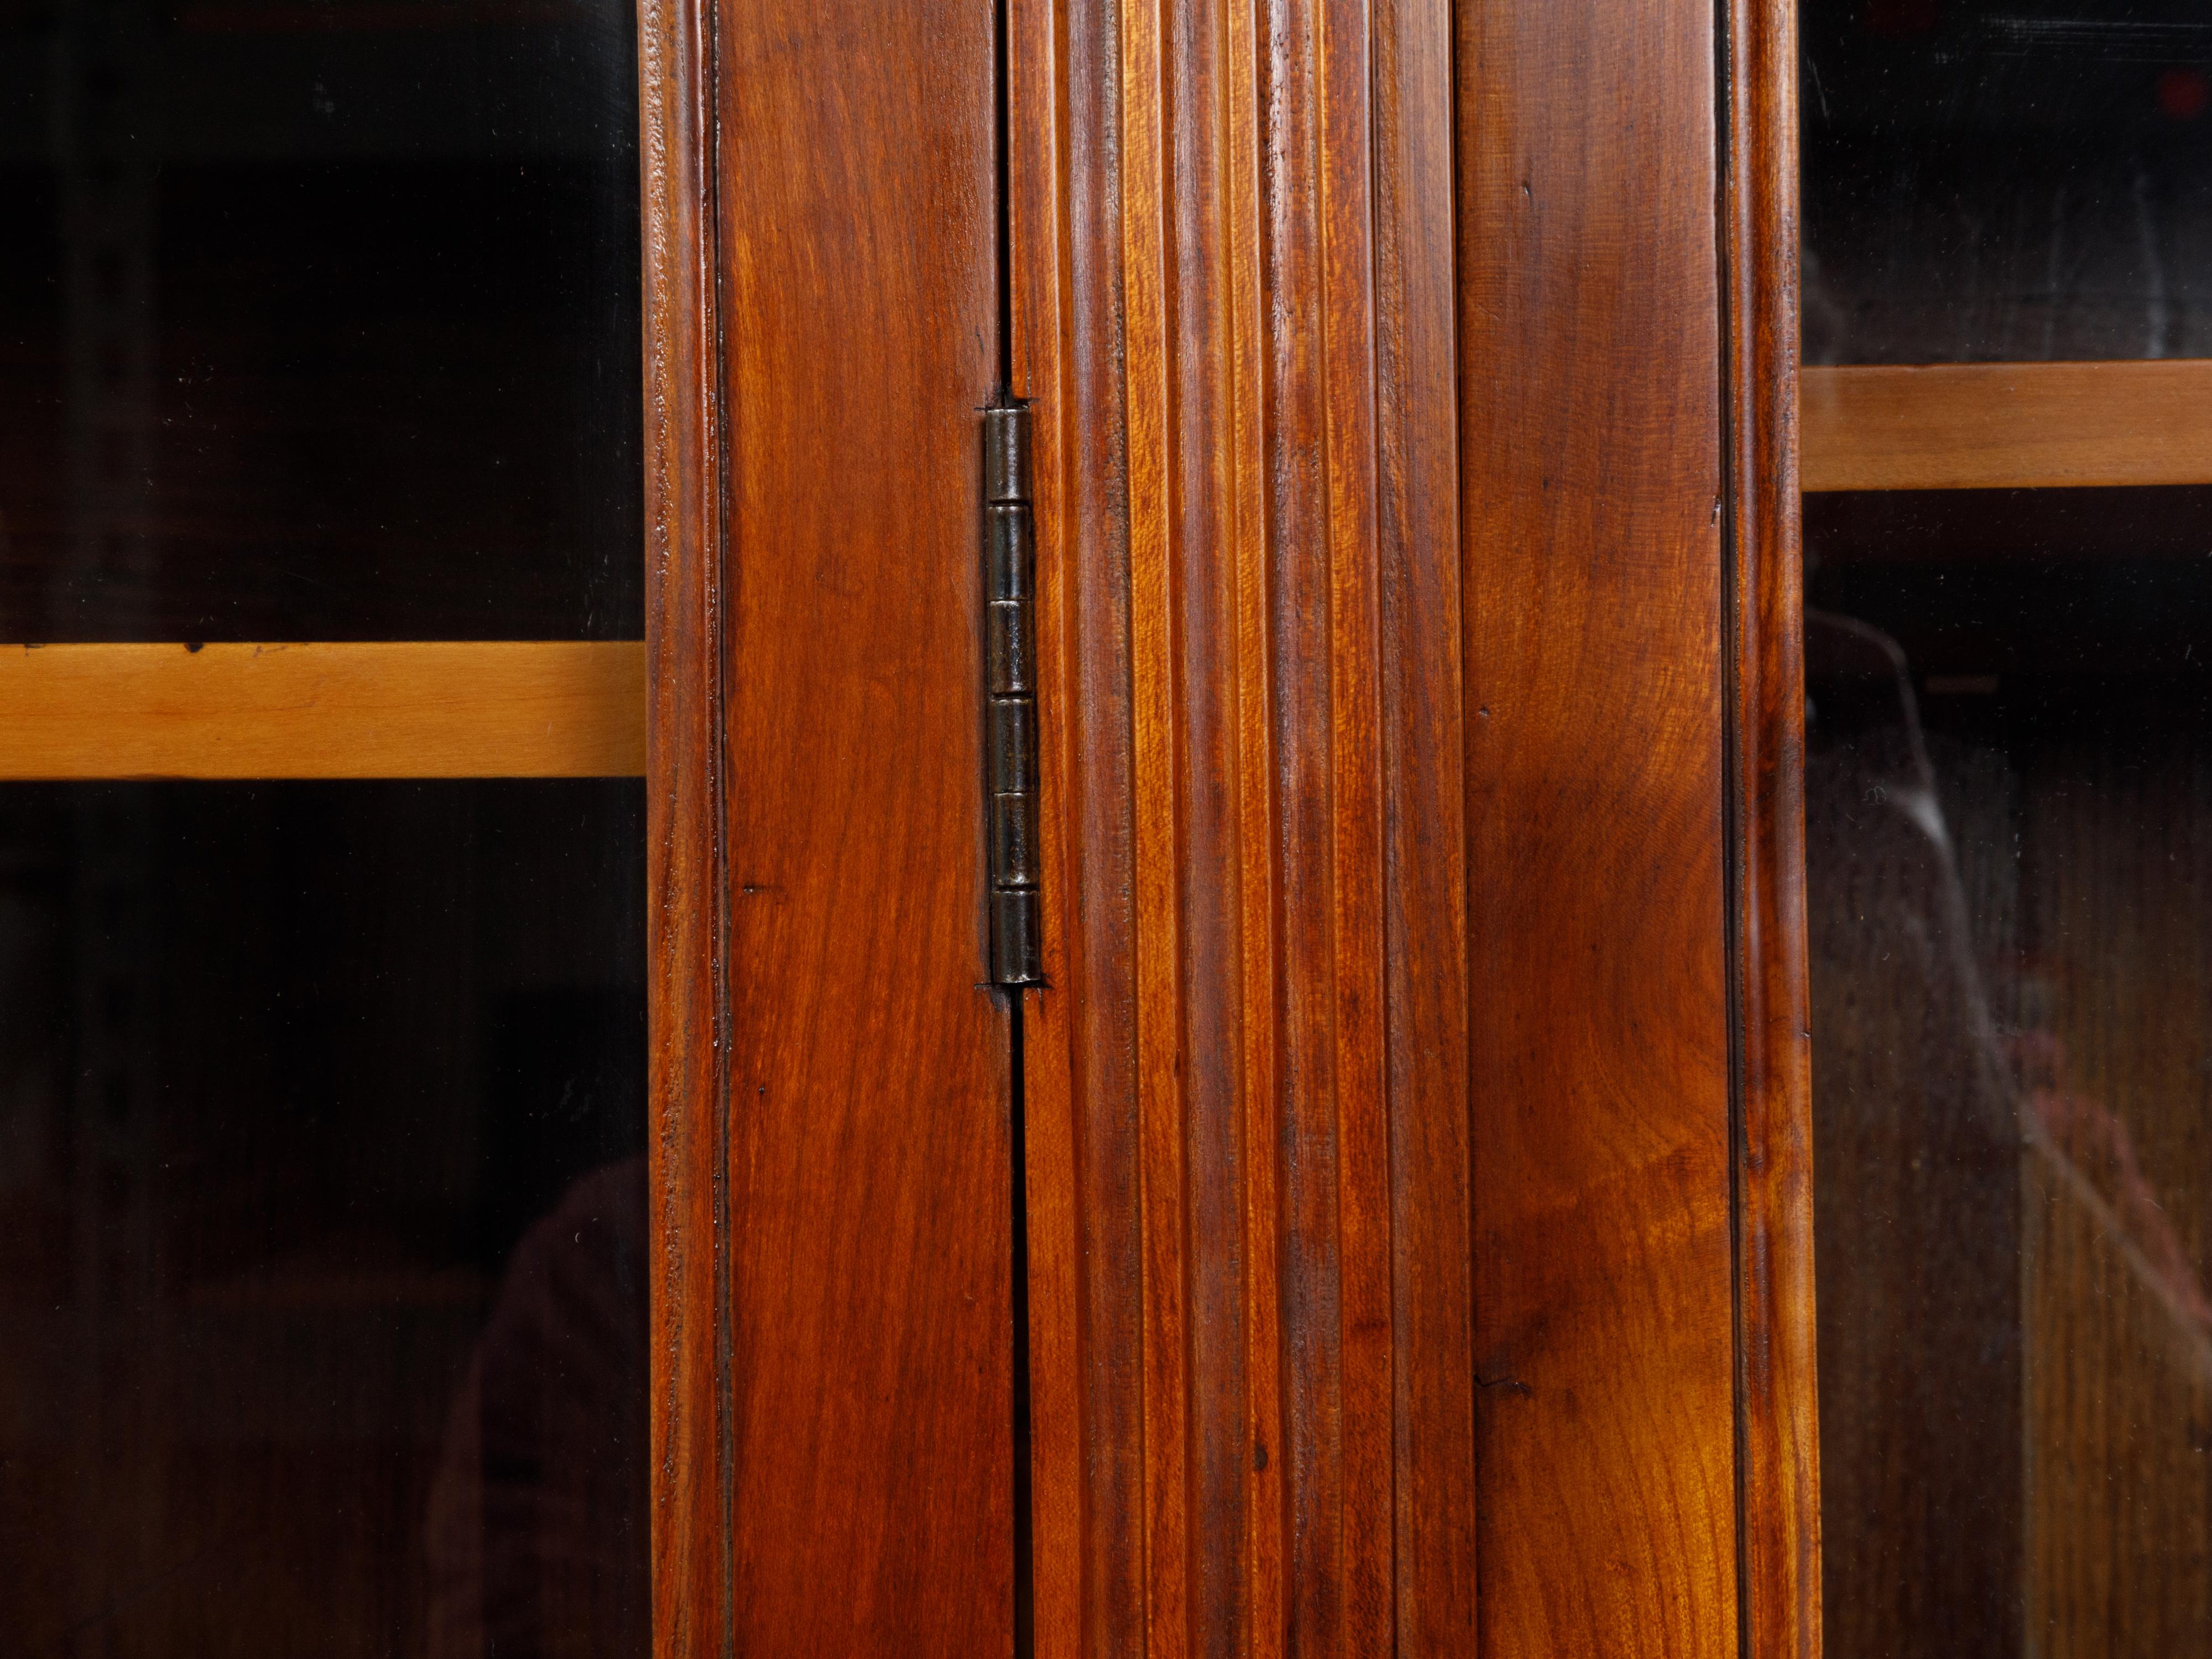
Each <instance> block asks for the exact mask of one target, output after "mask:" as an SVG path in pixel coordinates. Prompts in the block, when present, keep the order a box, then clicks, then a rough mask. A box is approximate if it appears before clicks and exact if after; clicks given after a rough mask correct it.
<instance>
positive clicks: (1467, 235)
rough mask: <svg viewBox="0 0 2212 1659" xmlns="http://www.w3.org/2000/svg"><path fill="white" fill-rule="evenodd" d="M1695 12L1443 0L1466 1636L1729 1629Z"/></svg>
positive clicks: (1717, 615) (1716, 825) (1718, 896)
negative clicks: (1465, 1159) (1456, 448)
mask: <svg viewBox="0 0 2212 1659" xmlns="http://www.w3.org/2000/svg"><path fill="white" fill-rule="evenodd" d="M1714 27H1715V15H1714V13H1713V11H1712V10H1711V9H1708V8H1699V7H1692V6H1683V5H1678V4H1674V3H1668V0H1626V3H1622V4H1617V5H1611V6H1606V7H1601V8H1585V7H1550V6H1536V5H1531V4H1528V3H1524V0H1471V3H1468V4H1466V5H1463V6H1462V7H1461V8H1460V9H1459V16H1458V37H1457V39H1458V53H1459V59H1458V61H1459V90H1460V97H1459V104H1458V110H1459V121H1460V126H1459V165H1460V173H1459V190H1460V197H1459V199H1460V210H1461V217H1460V242H1459V248H1460V260H1459V282H1460V293H1459V299H1460V307H1459V335H1460V366H1461V390H1462V404H1461V409H1462V427H1461V430H1462V438H1463V448H1462V459H1463V466H1464V473H1463V477H1464V488H1463V495H1462V501H1463V502H1464V519H1463V524H1462V545H1463V548H1464V550H1465V560H1466V595H1467V597H1466V641H1467V643H1466V675H1467V688H1468V689H1467V702H1468V720H1467V724H1466V729H1467V801H1468V863H1469V870H1470V878H1469V902H1468V909H1469V920H1468V939H1469V950H1470V956H1471V960H1472V964H1473V965H1472V971H1471V981H1472V984H1473V987H1474V995H1473V997H1472V999H1471V1005H1470V1006H1471V1009H1472V1016H1471V1022H1470V1024H1471V1042H1470V1052H1471V1055H1472V1060H1471V1072H1472V1077H1471V1088H1472V1091H1473V1097H1474V1190H1473V1206H1474V1354H1475V1364H1476V1368H1477V1370H1478V1371H1479V1373H1480V1403H1479V1406H1478V1418H1477V1447H1478V1450H1477V1459H1476V1467H1477V1468H1478V1470H1479V1471H1480V1485H1479V1488H1478V1517H1479V1518H1478V1533H1479V1540H1480V1541H1479V1552H1480V1553H1479V1564H1480V1589H1479V1593H1478V1594H1479V1601H1478V1606H1479V1607H1480V1619H1481V1641H1480V1652H1481V1653H1483V1654H1485V1655H1495V1656H1499V1659H1504V1656H1507V1655H1518V1654H1526V1653H1543V1654H1547V1655H1553V1656H1566V1655H1598V1654H1619V1653H1638V1654H1646V1655H1660V1654H1670V1655H1671V1654H1681V1655H1692V1654H1695V1655H1709V1654H1717V1653H1723V1652H1726V1651H1729V1650H1731V1649H1733V1648H1734V1647H1735V1644H1737V1643H1738V1641H1739V1639H1740V1635H1739V1606H1738V1583H1737V1577H1738V1561H1737V1537H1736V1506H1737V1499H1736V1479H1735V1476H1736V1457H1735V1409H1734V1402H1735V1352H1734V1322H1733V1317H1732V1299H1733V1298H1732V1279H1733V1273H1734V1261H1733V1253H1732V1246H1731V1230H1730V1203H1729V1188H1730V1157H1731V1151H1732V1143H1731V1135H1730V1127H1731V1126H1730V1100H1729V1091H1730V1055H1729V1018H1730V1003H1731V1000H1732V999H1731V994H1730V987H1729V951H1728V933H1729V928H1728V924H1727V911H1728V903H1729V900H1728V894H1727V884H1726V867H1727V863H1728V845H1727V832H1726V822H1725V813H1724V808H1723V803H1724V787H1725V781H1724V775H1723V765H1724V763H1723V754H1724V738H1725V733H1724V725H1723V702H1724V697H1723V685H1724V679H1723V675H1724V672H1725V668H1724V657H1723V637H1722V619H1723V604H1724V592H1723V580H1722V576H1723V520H1724V517H1725V511H1724V509H1725V501H1724V489H1725V483H1726V480H1725V476H1724V460H1723V438H1722V435H1723V356H1722V351H1723V344H1722V336H1721V331H1720V318H1721V293H1720V288H1719V277H1718V271H1717V265H1718V247H1719V241H1720V237H1719V230H1720V227H1719V226H1717V224H1716V222H1715V215H1716V212H1717V206H1718V197H1719V183H1720V181H1719V179H1717V176H1716V173H1715V161H1714V158H1715V155H1716V133H1715V131H1714V116H1715V100H1714V95H1713V80H1712V76H1713V68H1714V64H1715V61H1716V52H1715V41H1714V38H1713V30H1714Z"/></svg>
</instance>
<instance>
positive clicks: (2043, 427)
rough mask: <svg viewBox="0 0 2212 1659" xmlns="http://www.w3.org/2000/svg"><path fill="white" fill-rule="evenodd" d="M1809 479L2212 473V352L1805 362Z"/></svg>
mask: <svg viewBox="0 0 2212 1659" xmlns="http://www.w3.org/2000/svg"><path fill="white" fill-rule="evenodd" d="M1802 395H1803V402H1804V422H1805V437H1804V444H1805V460H1804V477H1805V488H1806V489H1808V490H1831V489H2047V488H2053V487H2058V486H2071V487H2084V486H2095V485H2119V484H2129V485H2143V484H2203V483H2212V360H2197V359H2191V360H2184V361H2179V362H2090V363H1949V364H1938V365H1934V366H1930V367H1928V368H1808V369H1807V370H1806V371H1805V374H1804V385H1803V394H1802Z"/></svg>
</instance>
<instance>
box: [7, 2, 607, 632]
mask: <svg viewBox="0 0 2212 1659" xmlns="http://www.w3.org/2000/svg"><path fill="white" fill-rule="evenodd" d="M632 13H633V8H632V7H631V6H630V5H629V3H628V0H471V3H453V0H182V3H179V4H171V3H158V4H157V3H155V0H54V3H52V4H46V5H36V4H33V5H18V4H10V5H9V6H7V7H5V8H4V9H0V203H4V204H6V220H7V234H6V236H5V237H4V238H0V638H5V639H8V640H11V641H13V640H35V641H58V640H124V639H143V640H157V639H175V640H214V639H245V640H270V639H280V640H298V639H381V638H415V639H422V638H451V639H480V638H561V637H571V638H574V637H632V638H634V637H635V636H636V635H638V634H639V633H640V632H641V615H642V611H641V582H642V576H641V572H642V562H641V559H640V557H639V556H638V549H639V546H640V534H641V532H640V523H641V520H640V514H641V505H640V503H641V471H640V465H641V463H640V448H639V434H640V429H641V428H640V418H639V398H640V384H641V372H640V351H641V348H640V322H639V299H638V293H639V274H638V271H639V252H638V161H637V150H636V130H637V115H636V111H637V104H636V91H635V88H636V68H635V41H634V24H633V21H632Z"/></svg>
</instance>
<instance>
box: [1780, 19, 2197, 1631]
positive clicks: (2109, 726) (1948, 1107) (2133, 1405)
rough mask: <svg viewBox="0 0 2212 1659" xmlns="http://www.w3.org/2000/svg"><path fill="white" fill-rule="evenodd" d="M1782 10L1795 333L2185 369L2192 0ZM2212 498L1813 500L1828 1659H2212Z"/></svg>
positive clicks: (1814, 342)
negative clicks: (1796, 95) (1789, 101)
mask: <svg viewBox="0 0 2212 1659" xmlns="http://www.w3.org/2000/svg"><path fill="white" fill-rule="evenodd" d="M1802 25H1803V40H1804V47H1805V56H1804V61H1803V76H1802V82H1801V91H1802V97H1803V100H1804V106H1805V123H1806V125H1805V134H1804V140H1805V142H1804V158H1805V221H1804V226H1805V228H1804V237H1805V255H1806V321H1805V330H1806V351H1807V356H1808V361H1812V362H1840V363H1866V362H1905V363H1910V362H1958V361H1966V360H1976V359H1982V360H1992V359H1994V360H2005V359H2051V358H2081V359H2124V358H2150V357H2172V356H2212V109H2208V93H2207V88H2208V81H2207V76H2208V75H2212V15H2206V14H2205V12H2204V9H2203V7H2202V6H2201V5H2198V4H2194V3H2178V0H2146V3H2133V4H2118V3H2111V0H2090V3H2067V4H2063V5H2061V4H2057V3H2045V0H2008V3H2002V4H1999V3H1966V0H1806V3H1805V4H1804V6H1803V9H1802ZM2094 372H2095V371H2094V369H2091V370H2087V371H2084V373H2085V374H2093V373H2094ZM2085 384H2086V382H2085ZM2208 526H2212V488H2204V487H2198V488H2177V489H2021V490H2011V491H1988V492H1979V491H1956V492H1945V491H1936V492H1927V493H1911V494H1904V493H1899V494H1887V495H1814V496H1811V497H1808V499H1807V501H1806V557H1807V604H1808V613H1807V617H1806V662H1807V681H1808V686H1807V690H1808V702H1809V707H1808V759H1807V817H1808V823H1807V832H1808V834H1807V855H1808V875H1809V887H1808V897H1809V903H1810V921H1811V929H1810V931H1811V945H1812V957H1813V961H1812V969H1813V985H1812V989H1813V1013H1814V1160H1815V1183H1816V1190H1815V1225H1816V1238H1817V1245H1818V1273H1819V1285H1818V1291H1819V1297H1820V1302H1819V1339H1820V1436H1821V1462H1822V1532H1823V1547H1824V1553H1825V1559H1824V1576H1825V1585H1824V1588H1825V1598H1824V1622H1825V1628H1826V1644H1827V1651H1828V1653H1829V1654H1830V1655H1831V1656H1833V1659H1876V1656H1884V1659H1917V1656H1923V1655H1924V1656H1930V1659H1933V1656H1936V1655H1945V1656H1956V1655H1990V1656H2005V1659H2011V1656H2029V1655H2033V1656H2039V1659H2073V1656H2091V1655H2094V1656H2100V1659H2104V1656H2118V1655H2137V1654H2140V1655H2145V1656H2149V1655H2160V1656H2163V1655H2171V1654H2179V1653H2192V1654H2194V1653H2204V1652H2208V1651H2212V674H2208V668H2212V538H2208V535H2209V532H2208Z"/></svg>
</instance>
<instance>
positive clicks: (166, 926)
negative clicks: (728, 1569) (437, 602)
mask: <svg viewBox="0 0 2212 1659" xmlns="http://www.w3.org/2000/svg"><path fill="white" fill-rule="evenodd" d="M643 811H644V792H643V786H642V785H641V784H640V783H638V782H636V781H605V782H596V781H591V782H557V783H547V782H538V783H513V782H507V783H496V782H467V783H437V784H413V783H319V784H306V783H294V784H273V785H238V784H131V785H120V786H112V787H110V786H90V785H84V786H71V787H40V786H16V787H9V788H8V789H5V790H0V1353H4V1354H5V1355H6V1356H7V1358H6V1363H5V1364H4V1365H0V1629H4V1631H5V1632H6V1636H7V1642H6V1645H7V1647H8V1649H9V1651H11V1652H15V1653H23V1654H57V1655H59V1654H68V1655H92V1654H97V1655H102V1656H131V1655H149V1656H151V1655H161V1656H176V1659H197V1656H215V1655H239V1656H266V1655H272V1654H293V1653H295V1654H309V1653H312V1654H317V1655H328V1656H355V1655H357V1656H362V1659H370V1656H375V1659H392V1656H434V1659H447V1656H464V1655H465V1656H470V1659H490V1656H494V1655H498V1656H507V1655H518V1656H520V1655H544V1654H554V1653H562V1654H579V1655H583V1654H588V1655H592V1656H595V1659H598V1656H605V1659H618V1656H625V1655H627V1656H636V1659H642V1656H643V1655H644V1654H645V1653H646V1652H647V1647H648V1638H647V1589H646V1576H647V1546H646V1526H647V1521H646V1513H647V1511H646V1498H647V1474H646V1461H645V1439H646V1408H645V1402H646V1385H645V1376H644V1369H645V1340H646V1327H645V1319H646V1290H645V1270H646V1262H647V1249H646V1240H645V1216H646V1209H645V1176H644V1170H643V1164H642V1158H641V1152H642V1147H643V1141H644V1112H643V1100H642V1096H643V1079H644V1076H645V1034H644V1013H643V994H642V985H643V979H644V937H643V921H642V913H641V901H642V896H643V893H644V886H645V875H644V835H643Z"/></svg>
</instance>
